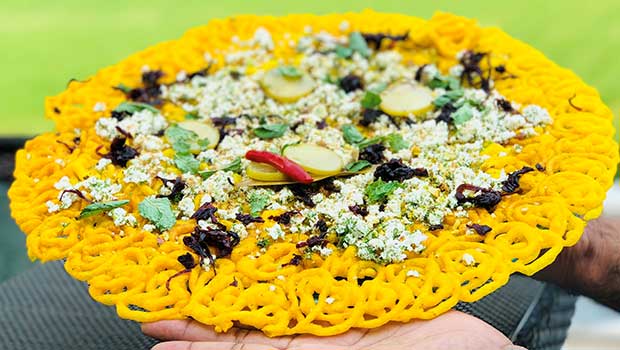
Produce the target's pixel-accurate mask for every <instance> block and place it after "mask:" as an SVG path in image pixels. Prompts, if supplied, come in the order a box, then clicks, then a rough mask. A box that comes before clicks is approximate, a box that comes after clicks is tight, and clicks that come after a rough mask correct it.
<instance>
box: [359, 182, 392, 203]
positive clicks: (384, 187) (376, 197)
mask: <svg viewBox="0 0 620 350" xmlns="http://www.w3.org/2000/svg"><path fill="white" fill-rule="evenodd" d="M398 187H400V184H399V183H398V182H396V181H389V182H384V181H383V180H381V179H379V180H377V181H375V182H373V183H371V184H369V185H368V186H366V191H365V193H366V196H367V197H368V201H369V202H370V203H376V202H379V201H381V200H383V199H386V198H387V197H388V196H389V195H390V194H392V192H394V190H396V189H397V188H398Z"/></svg>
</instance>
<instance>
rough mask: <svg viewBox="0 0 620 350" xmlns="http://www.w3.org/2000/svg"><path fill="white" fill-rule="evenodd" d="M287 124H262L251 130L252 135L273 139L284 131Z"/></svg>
mask: <svg viewBox="0 0 620 350" xmlns="http://www.w3.org/2000/svg"><path fill="white" fill-rule="evenodd" d="M286 129H288V125H286V124H263V125H261V126H259V127H258V128H255V129H254V130H253V132H254V135H256V136H258V137H260V138H261V139H275V138H278V137H280V136H282V135H284V133H285V132H286Z"/></svg>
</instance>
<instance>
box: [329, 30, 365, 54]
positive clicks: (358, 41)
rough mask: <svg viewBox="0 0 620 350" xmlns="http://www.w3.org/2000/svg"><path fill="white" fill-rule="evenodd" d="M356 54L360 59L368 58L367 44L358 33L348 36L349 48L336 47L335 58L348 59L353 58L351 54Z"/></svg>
mask: <svg viewBox="0 0 620 350" xmlns="http://www.w3.org/2000/svg"><path fill="white" fill-rule="evenodd" d="M354 52H357V53H359V54H360V55H361V56H362V57H368V56H370V49H369V48H368V43H366V39H364V36H363V35H362V34H360V33H359V32H353V33H351V34H349V46H348V47H346V46H342V45H338V46H336V56H338V57H340V58H350V57H351V56H353V53H354Z"/></svg>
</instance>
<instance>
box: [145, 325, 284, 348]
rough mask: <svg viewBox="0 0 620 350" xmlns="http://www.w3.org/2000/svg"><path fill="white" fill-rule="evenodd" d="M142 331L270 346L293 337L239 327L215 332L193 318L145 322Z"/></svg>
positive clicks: (281, 344) (163, 336) (279, 345)
mask: <svg viewBox="0 0 620 350" xmlns="http://www.w3.org/2000/svg"><path fill="white" fill-rule="evenodd" d="M142 332H143V333H144V334H146V335H148V336H150V337H153V338H156V339H160V340H184V341H190V342H191V341H194V342H223V343H226V342H229V343H233V344H234V343H244V344H245V343H251V344H266V345H268V346H271V347H272V348H282V347H285V346H286V345H287V344H289V343H290V342H291V340H292V339H293V338H292V337H278V338H269V337H267V336H266V335H264V334H263V333H262V332H260V331H255V330H246V329H239V328H233V329H231V330H229V331H228V332H226V333H217V332H216V331H215V330H214V329H213V327H212V326H206V325H203V324H201V323H199V322H196V321H193V320H173V321H159V322H154V323H145V324H143V325H142ZM192 350H194V349H193V348H192Z"/></svg>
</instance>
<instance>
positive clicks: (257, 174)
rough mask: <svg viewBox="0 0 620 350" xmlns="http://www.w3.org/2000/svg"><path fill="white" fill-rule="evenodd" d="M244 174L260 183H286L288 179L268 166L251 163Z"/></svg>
mask: <svg viewBox="0 0 620 350" xmlns="http://www.w3.org/2000/svg"><path fill="white" fill-rule="evenodd" d="M245 173H246V174H247V175H248V177H249V178H251V179H254V180H260V181H287V180H289V178H288V177H287V176H286V175H284V174H283V173H281V172H279V171H278V169H276V168H274V167H272V166H271V165H269V164H264V163H256V162H251V163H250V165H248V167H247V168H245Z"/></svg>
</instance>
